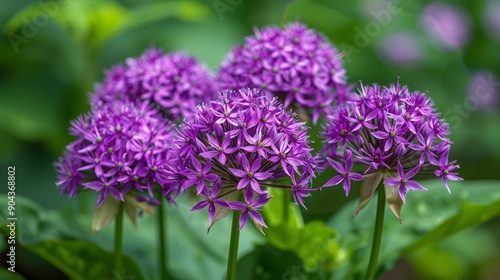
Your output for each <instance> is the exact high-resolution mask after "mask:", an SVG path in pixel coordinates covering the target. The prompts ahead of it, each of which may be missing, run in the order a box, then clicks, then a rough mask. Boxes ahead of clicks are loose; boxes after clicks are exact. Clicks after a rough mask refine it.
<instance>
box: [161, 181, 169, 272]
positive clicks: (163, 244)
mask: <svg viewBox="0 0 500 280" xmlns="http://www.w3.org/2000/svg"><path fill="white" fill-rule="evenodd" d="M158 201H159V202H160V205H158V243H159V248H158V254H159V256H160V275H161V279H164V280H168V279H169V278H170V277H169V274H168V269H167V260H168V258H167V249H166V247H167V244H166V243H167V242H166V241H167V240H166V239H167V238H166V236H165V234H166V231H165V210H164V208H165V207H164V205H165V199H164V197H163V195H162V193H161V189H160V190H159V191H158Z"/></svg>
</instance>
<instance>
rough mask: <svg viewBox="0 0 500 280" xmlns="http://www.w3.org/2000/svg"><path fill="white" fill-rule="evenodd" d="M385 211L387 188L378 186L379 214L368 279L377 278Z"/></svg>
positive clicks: (376, 220) (367, 274) (376, 219)
mask: <svg viewBox="0 0 500 280" xmlns="http://www.w3.org/2000/svg"><path fill="white" fill-rule="evenodd" d="M384 211H385V189H384V187H380V188H378V202H377V214H376V218H375V231H374V234H373V243H372V251H371V254H370V263H369V264H368V270H367V272H366V277H365V279H366V280H372V279H375V274H376V272H377V263H378V257H379V253H380V244H381V243H382V230H383V228H384Z"/></svg>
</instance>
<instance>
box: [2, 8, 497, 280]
mask: <svg viewBox="0 0 500 280" xmlns="http://www.w3.org/2000/svg"><path fill="white" fill-rule="evenodd" d="M392 2H394V3H396V4H398V6H397V7H398V9H396V10H394V9H392V8H391V7H392V5H394V3H392ZM498 2H499V1H491V0H488V1H487V0H478V1H466V0H457V1H444V2H440V3H445V4H448V5H450V6H452V7H453V9H456V10H458V11H460V13H461V14H462V17H464V16H465V20H464V21H463V22H462V23H463V24H465V25H464V26H465V27H467V28H468V35H467V36H466V39H464V41H463V43H461V44H460V46H459V47H453V48H450V47H446V46H443V45H442V44H441V43H440V42H439V38H436V37H435V36H433V34H432V33H429V32H428V29H427V28H429V27H428V25H426V21H425V18H423V16H422V14H423V13H424V11H425V9H426V7H427V5H428V4H429V3H431V2H430V1H417V0H412V1H410V0H408V1H404V0H402V1H385V0H373V1H369V0H357V1H327V0H314V1H305V0H298V1H264V0H256V1H241V0H239V1H238V0H200V1H153V0H147V1H140V2H139V1H132V0H120V1H118V0H117V1H98V0H87V1H83V0H64V1H63V0H61V1H28V0H16V1H14V0H3V1H1V3H0V26H1V27H2V32H3V33H2V34H3V36H2V37H1V39H0V170H5V172H3V171H1V172H0V173H1V175H0V178H2V182H5V180H6V179H4V178H6V173H7V172H6V170H7V166H12V165H15V166H16V170H17V195H18V196H26V197H28V198H30V199H32V200H34V201H35V202H37V203H38V204H40V205H41V206H42V207H44V208H46V209H60V208H61V207H63V206H64V205H68V200H67V198H66V197H63V196H61V195H59V193H58V191H57V189H56V188H55V185H54V181H55V172H54V168H53V162H54V161H55V160H56V158H57V157H58V156H59V155H61V153H62V151H63V149H64V147H65V145H67V144H68V143H69V142H70V141H71V140H72V139H71V138H70V137H69V136H68V135H67V131H68V127H69V121H70V120H71V119H74V118H75V117H76V116H78V115H80V114H82V113H84V112H86V111H87V110H88V109H89V106H88V104H87V101H86V100H87V96H88V93H89V92H90V91H92V88H93V85H94V84H95V83H98V82H99V81H101V80H102V78H103V70H104V69H109V68H111V67H112V66H113V65H115V64H118V63H123V62H124V60H125V59H126V58H127V57H135V56H139V55H140V54H141V53H142V52H143V51H144V50H145V49H146V48H148V47H150V46H152V45H154V46H156V47H159V48H162V49H164V50H165V52H170V51H176V50H185V51H187V52H188V53H190V54H192V55H194V56H196V57H197V58H198V59H199V60H200V61H201V62H203V63H205V64H207V65H208V67H209V68H210V69H212V70H214V71H215V70H216V69H217V66H218V64H219V63H220V62H221V61H222V60H223V58H224V56H225V54H226V53H227V52H228V51H229V50H230V49H231V48H232V47H233V46H234V45H235V44H241V43H242V42H243V38H244V37H246V36H249V35H251V34H253V31H252V29H253V28H254V27H255V26H256V27H262V26H265V25H270V24H276V25H283V24H284V23H287V22H290V21H294V20H300V21H302V22H303V23H305V24H307V25H308V26H309V27H311V28H314V29H316V30H318V31H319V32H321V33H323V34H325V35H326V36H327V37H328V38H329V39H330V40H331V41H332V42H333V43H334V44H335V45H336V46H337V47H338V48H339V49H340V50H341V51H343V54H344V56H345V57H344V62H345V68H346V70H347V75H348V77H349V81H350V82H351V83H357V82H358V81H360V80H361V81H363V83H375V82H377V83H379V84H383V85H388V84H389V83H394V82H395V81H396V79H397V77H399V78H400V81H401V83H402V84H407V85H408V86H409V88H410V89H411V90H419V91H427V92H428V94H429V95H430V97H431V98H432V99H433V100H434V101H435V103H436V107H437V108H438V110H439V111H440V112H442V113H443V116H444V117H445V118H447V119H448V121H449V122H450V126H451V132H452V134H451V140H452V141H453V142H454V145H453V146H452V149H451V151H452V154H451V158H454V159H457V160H458V162H459V164H460V166H461V169H460V175H461V176H462V177H463V178H464V179H465V180H467V181H473V180H485V179H488V180H500V172H499V168H500V145H499V143H500V113H499V112H500V83H499V79H498V77H500V23H499V22H498V21H500V9H499V8H498V6H499V5H498ZM492 3H493V4H492ZM495 7H497V11H498V13H496V14H495V13H493V16H492V15H491V14H492V13H491V10H492V9H493V8H495ZM444 17H446V16H443V18H444ZM427 24H428V23H427ZM495 24H496V25H495ZM457 27H459V26H457ZM462 29H463V28H462ZM443 32H444V33H443V34H448V35H449V34H451V33H453V32H454V31H453V30H452V29H451V30H450V29H445V31H443ZM398 38H399V39H398ZM401 38H403V39H401ZM398 40H399V41H398ZM477 75H479V76H477ZM474 77H476V78H474ZM478 83H479V84H478ZM471 89H472V90H471ZM486 96H487V97H486ZM310 125H312V124H310ZM317 130H318V127H313V131H317ZM312 138H313V139H316V144H315V145H316V147H320V146H321V145H320V144H321V143H320V140H318V138H317V137H316V136H312ZM325 180H326V177H325V176H323V177H322V178H319V179H318V180H317V184H318V186H317V187H319V186H320V184H322V183H323V182H324V181H325ZM3 185H4V184H2V186H3ZM443 190H444V188H443ZM0 192H2V193H4V192H6V188H4V187H2V189H1V190H0ZM499 192H500V186H499ZM452 193H453V190H452ZM410 201H411V198H410ZM347 202H348V199H347V198H345V196H344V194H343V192H342V190H341V189H340V188H330V189H326V190H323V191H322V192H321V193H316V195H314V196H313V197H311V198H310V199H308V200H307V201H306V203H307V205H308V208H309V211H307V212H305V211H304V212H303V215H304V217H305V220H306V221H309V220H313V219H323V220H327V219H328V218H329V217H330V216H331V215H332V213H334V212H335V211H337V210H339V209H340V208H341V207H342V206H343V205H345V204H346V203H347ZM2 207H3V206H2ZM89 211H90V209H89ZM499 224H500V223H499V221H498V220H496V221H495V220H493V221H491V222H489V223H488V224H487V225H484V226H482V227H479V228H476V229H474V230H469V231H466V232H464V233H461V234H459V235H457V236H455V237H454V239H449V240H447V241H446V242H442V243H439V244H438V245H436V246H434V247H432V248H430V249H428V250H427V251H425V252H422V253H421V254H420V255H417V256H414V257H411V258H407V259H404V260H401V261H400V262H398V264H397V265H396V266H395V268H394V269H392V272H390V273H389V274H388V275H387V276H386V279H403V278H404V279H445V278H443V277H446V276H440V275H437V274H436V273H435V271H436V270H440V269H442V267H443V266H451V267H453V266H455V267H465V272H463V273H462V274H460V275H462V276H463V277H465V278H460V279H467V278H468V277H469V278H470V277H472V278H470V279H478V278H475V277H476V276H477V277H484V279H494V278H488V277H489V276H488V275H489V273H493V272H491V269H492V267H493V268H494V267H497V270H496V273H497V274H496V275H499V274H500V272H499V271H498V267H499V266H500V254H499V253H498V249H499V248H500V237H499V236H500V234H499V232H500V231H499V228H500V226H499ZM464 240H467V242H464ZM471 242H472V243H471ZM474 242H475V243H474ZM465 245H468V246H467V248H466V247H464V246H465ZM472 245H474V246H472ZM462 247H463V248H462ZM470 248H473V251H475V252H473V253H474V254H472V253H471V252H469V251H470ZM492 248H494V249H492ZM37 269H42V268H40V267H38V268H37ZM433 271H434V272H433ZM485 271H487V272H485ZM391 275H393V276H391ZM491 275H495V274H491ZM391 277H392V278H391ZM439 277H441V278H439Z"/></svg>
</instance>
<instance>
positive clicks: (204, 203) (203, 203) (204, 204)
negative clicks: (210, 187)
mask: <svg viewBox="0 0 500 280" xmlns="http://www.w3.org/2000/svg"><path fill="white" fill-rule="evenodd" d="M208 205H209V203H208V201H206V200H202V201H200V202H198V203H196V204H195V205H194V206H193V208H191V211H198V210H202V209H205V208H207V206H208Z"/></svg>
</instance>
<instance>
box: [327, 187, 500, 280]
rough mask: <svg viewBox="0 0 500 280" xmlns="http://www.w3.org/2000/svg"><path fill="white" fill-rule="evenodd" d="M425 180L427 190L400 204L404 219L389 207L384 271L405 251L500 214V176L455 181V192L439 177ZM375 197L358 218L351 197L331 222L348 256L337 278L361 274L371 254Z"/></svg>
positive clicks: (423, 245) (429, 243) (381, 260)
mask: <svg viewBox="0 0 500 280" xmlns="http://www.w3.org/2000/svg"><path fill="white" fill-rule="evenodd" d="M421 184H422V186H424V187H425V188H427V189H428V191H420V192H410V193H408V195H407V201H406V204H405V205H404V206H403V208H402V210H401V216H402V220H403V223H402V224H399V221H398V219H397V218H395V217H394V216H393V215H392V213H390V212H389V211H386V215H385V223H384V232H383V237H382V247H381V255H380V260H379V264H380V270H381V271H380V272H383V271H386V270H387V269H388V268H389V267H390V266H391V265H392V264H393V263H394V261H396V260H397V259H399V258H400V257H401V256H404V255H408V254H411V253H414V252H417V251H419V250H421V249H423V248H426V247H428V246H430V245H433V244H436V243H437V242H439V241H441V240H443V239H445V238H446V237H449V236H451V235H453V234H454V233H456V232H458V231H461V230H463V229H466V228H470V227H474V226H477V225H480V224H482V223H485V222H486V221H488V220H490V219H492V218H494V217H497V216H500V191H499V189H500V182H497V181H472V182H468V181H465V182H451V183H450V186H451V190H452V193H451V195H450V194H448V192H447V191H446V189H445V188H444V186H443V185H442V182H441V181H440V180H424V181H421ZM372 200H375V199H372ZM375 202H376V201H375ZM375 202H373V201H372V202H371V203H369V204H368V206H367V207H366V208H365V210H364V211H362V212H361V213H360V214H359V215H358V216H357V217H356V218H354V219H351V217H350V213H352V211H353V210H354V209H355V207H356V205H355V203H354V202H353V203H350V204H349V205H347V206H346V207H344V208H343V209H342V211H340V212H339V213H338V214H337V215H335V216H334V217H333V218H332V219H331V220H330V221H329V222H328V224H329V225H330V226H332V227H334V228H335V229H337V230H338V232H339V236H340V244H341V245H342V248H343V249H345V250H346V252H347V254H348V258H349V259H350V261H349V263H348V264H347V265H346V266H344V267H342V268H340V269H339V270H338V271H336V273H334V279H357V278H358V277H360V276H361V275H363V273H364V271H365V269H366V267H367V263H368V258H369V254H370V244H371V239H372V233H373V226H374V221H375V207H376V203H375Z"/></svg>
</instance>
